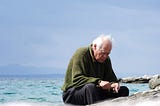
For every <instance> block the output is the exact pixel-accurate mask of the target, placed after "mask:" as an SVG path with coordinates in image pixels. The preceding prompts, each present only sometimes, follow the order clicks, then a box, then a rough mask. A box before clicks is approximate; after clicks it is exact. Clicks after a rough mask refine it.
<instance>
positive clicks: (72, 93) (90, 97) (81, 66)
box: [62, 35, 129, 105]
mask: <svg viewBox="0 0 160 106" xmlns="http://www.w3.org/2000/svg"><path fill="white" fill-rule="evenodd" d="M111 49H112V38H111V36H108V35H107V36H106V35H103V36H102V35H101V36H99V37H97V38H96V39H95V40H94V41H93V42H92V44H91V45H90V46H89V47H83V48H79V49H78V50H77V51H76V52H75V53H74V55H73V57H72V58H71V60H70V62H69V65H68V68H67V72H66V76H65V81H64V85H63V86H62V90H63V101H64V103H67V104H73V105H89V104H93V103H97V102H99V101H102V100H106V99H110V98H116V97H121V96H128V95H129V90H128V88H127V87H125V86H120V85H119V83H118V80H117V77H116V75H115V73H114V72H113V69H112V65H111V60H110V57H109V56H108V55H109V54H110V52H111Z"/></svg>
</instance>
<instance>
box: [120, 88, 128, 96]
mask: <svg viewBox="0 0 160 106" xmlns="http://www.w3.org/2000/svg"><path fill="white" fill-rule="evenodd" d="M119 94H120V96H128V95H129V89H128V88H127V87H126V86H121V87H120V90H119Z"/></svg>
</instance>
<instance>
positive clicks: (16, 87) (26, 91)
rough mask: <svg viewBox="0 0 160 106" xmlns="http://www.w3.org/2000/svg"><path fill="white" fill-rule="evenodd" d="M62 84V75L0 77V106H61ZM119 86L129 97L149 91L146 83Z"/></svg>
mask: <svg viewBox="0 0 160 106" xmlns="http://www.w3.org/2000/svg"><path fill="white" fill-rule="evenodd" d="M63 82H64V74H54V75H53V74H52V75H0V106H1V105H4V104H9V106H15V104H16V106H18V105H20V104H21V106H23V105H22V104H34V105H33V106H35V104H37V105H39V104H41V105H42V104H44V106H45V105H46V104H47V106H48V105H63V104H64V103H63V101H62V91H61V87H62V85H63ZM121 85H125V86H127V87H128V88H129V90H130V94H129V95H132V94H134V93H136V92H142V91H145V90H148V89H149V87H148V84H147V83H144V84H125V83H121ZM10 104H14V105H10ZM6 106H8V105H6ZM24 106H25V105H24ZM27 106H28V105H27ZM31 106H32V105H31Z"/></svg>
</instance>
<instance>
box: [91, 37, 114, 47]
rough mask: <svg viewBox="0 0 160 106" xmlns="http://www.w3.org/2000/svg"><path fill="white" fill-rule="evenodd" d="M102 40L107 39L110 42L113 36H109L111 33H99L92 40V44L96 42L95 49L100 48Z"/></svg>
mask: <svg viewBox="0 0 160 106" xmlns="http://www.w3.org/2000/svg"><path fill="white" fill-rule="evenodd" d="M104 41H109V43H111V44H112V41H113V38H112V37H111V35H105V34H101V35H99V36H98V37H97V38H96V39H94V40H93V42H92V44H93V45H95V44H96V45H97V49H101V46H102V44H103V43H104Z"/></svg>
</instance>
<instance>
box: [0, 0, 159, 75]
mask: <svg viewBox="0 0 160 106" xmlns="http://www.w3.org/2000/svg"><path fill="white" fill-rule="evenodd" d="M99 34H111V35H112V37H113V38H114V44H113V49H112V52H111V54H110V57H111V60H112V66H113V69H114V71H115V73H116V74H118V75H119V76H133V75H144V74H159V73H160V47H159V46H160V0H0V65H1V66H3V65H8V64H20V65H25V66H35V67H55V68H61V69H64V73H65V69H66V67H67V65H68V62H69V59H70V58H71V56H72V54H73V53H74V51H75V50H76V49H77V48H79V47H81V46H89V45H90V43H91V42H92V40H93V39H94V38H95V37H97V36H98V35H99Z"/></svg>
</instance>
